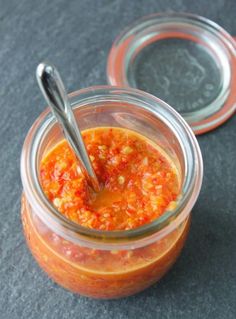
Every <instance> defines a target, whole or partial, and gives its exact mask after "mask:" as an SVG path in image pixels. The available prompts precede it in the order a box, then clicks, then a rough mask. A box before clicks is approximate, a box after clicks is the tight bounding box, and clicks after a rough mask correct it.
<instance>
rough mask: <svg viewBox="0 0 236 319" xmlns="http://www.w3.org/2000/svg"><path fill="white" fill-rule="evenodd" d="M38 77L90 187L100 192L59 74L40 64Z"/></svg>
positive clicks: (53, 68)
mask: <svg viewBox="0 0 236 319" xmlns="http://www.w3.org/2000/svg"><path fill="white" fill-rule="evenodd" d="M36 77H37V80H38V84H39V87H40V89H41V91H42V93H43V95H44V98H45V100H46V101H47V103H48V104H49V106H50V107H51V110H52V112H53V114H54V115H55V117H56V119H57V120H58V122H59V124H60V125H61V127H62V128H63V132H64V135H65V138H66V140H67V141H68V142H69V144H70V146H71V148H72V149H73V151H74V153H75V155H76V157H77V159H78V161H79V164H80V167H81V171H82V173H83V174H84V176H85V178H86V179H87V181H88V183H89V184H90V186H91V187H92V188H93V189H94V190H95V191H96V192H97V191H99V189H100V186H99V182H98V179H97V176H96V175H95V172H94V170H93V167H92V164H91V162H90V159H89V156H88V153H87V150H86V148H85V145H84V141H83V138H82V136H81V133H80V130H79V127H78V125H77V122H76V120H75V117H74V113H73V111H72V108H71V105H70V102H69V99H68V96H67V93H66V90H65V87H64V85H63V82H62V80H61V77H60V74H59V72H58V71H57V69H56V68H55V66H53V65H52V64H49V63H40V64H39V65H38V67H37V70H36Z"/></svg>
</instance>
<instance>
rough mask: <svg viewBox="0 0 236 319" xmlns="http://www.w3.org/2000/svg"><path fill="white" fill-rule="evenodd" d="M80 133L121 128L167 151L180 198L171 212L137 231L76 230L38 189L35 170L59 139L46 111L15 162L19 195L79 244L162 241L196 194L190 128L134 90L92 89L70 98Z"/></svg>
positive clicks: (196, 155) (196, 161) (198, 163)
mask: <svg viewBox="0 0 236 319" xmlns="http://www.w3.org/2000/svg"><path fill="white" fill-rule="evenodd" d="M70 101H71V104H72V107H73V110H74V113H75V116H76V118H77V120H78V122H79V126H80V128H81V129H82V130H83V129H86V128H92V127H96V126H114V127H124V128H129V129H132V130H135V131H137V132H138V131H139V132H140V133H141V134H143V135H144V136H146V137H148V138H149V139H151V140H153V141H154V142H156V143H159V144H160V143H161V145H160V146H162V147H163V148H164V147H166V149H165V150H168V153H169V155H170V156H172V157H175V159H176V161H177V162H178V165H179V169H180V170H181V173H182V189H181V197H180V199H179V200H178V203H177V207H176V209H175V210H173V211H166V212H165V213H164V214H163V215H162V216H161V217H160V218H158V219H156V220H154V221H153V222H152V223H149V224H146V225H144V226H142V227H139V228H135V229H131V230H125V231H100V230H95V229H89V228H85V227H82V226H80V225H78V224H76V223H74V222H72V221H70V220H68V219H67V218H66V217H65V216H63V215H62V214H61V213H59V212H58V211H57V210H56V208H55V207H53V206H52V204H51V203H50V202H49V201H48V199H47V198H46V196H45V195H44V193H43V191H42V188H41V186H40V182H39V177H38V168H39V164H40V161H41V159H42V157H43V156H44V155H45V153H47V152H48V151H49V150H50V148H52V147H53V146H54V145H55V144H57V143H58V142H59V141H60V140H61V139H62V134H61V132H60V129H59V126H58V124H57V123H56V121H55V119H54V118H53V116H52V115H51V114H50V113H49V110H46V111H45V112H44V113H43V114H42V115H41V116H40V117H39V119H38V120H37V121H36V122H35V123H34V125H33V126H32V128H31V130H30V131H29V133H28V135H27V137H26V140H25V143H24V147H23V151H22V157H21V175H22V182H23V186H24V191H25V194H26V197H27V200H28V201H29V204H30V205H31V207H34V210H35V212H36V214H37V215H38V216H39V217H40V218H41V219H42V220H43V221H44V222H45V223H46V224H47V226H48V227H50V228H53V230H54V231H57V232H58V233H62V232H63V234H64V235H63V236H64V237H65V238H66V237H67V238H68V237H69V238H70V239H71V237H73V240H75V241H76V240H78V241H79V242H86V243H87V242H88V241H93V242H94V241H95V242H97V243H98V244H99V243H103V244H104V243H107V244H111V245H112V244H114V243H122V244H124V243H126V242H127V243H129V242H130V241H139V240H140V239H142V240H143V239H144V238H146V239H147V240H152V237H153V236H156V235H157V234H158V236H160V237H162V236H164V235H165V234H166V232H169V231H171V229H172V228H173V227H176V223H179V224H180V223H181V222H182V221H184V219H186V217H187V216H188V214H189V212H190V210H191V208H192V207H193V205H194V203H195V201H196V199H197V196H198V194H199V191H200V187H201V182H202V158H201V153H200V149H199V146H198V143H197V141H196V138H195V136H194V135H193V133H192V131H191V129H190V128H189V126H188V125H187V124H186V122H185V121H184V120H183V119H182V118H181V116H180V115H179V114H178V113H177V112H176V111H174V110H173V109H172V108H171V107H170V106H168V105H167V104H166V103H164V102H163V101H161V100H159V99H157V98H155V97H154V96H151V95H150V94H148V93H145V92H142V91H139V90H135V89H122V88H116V87H109V86H101V87H92V88H87V89H84V90H80V91H77V92H74V93H72V94H70Z"/></svg>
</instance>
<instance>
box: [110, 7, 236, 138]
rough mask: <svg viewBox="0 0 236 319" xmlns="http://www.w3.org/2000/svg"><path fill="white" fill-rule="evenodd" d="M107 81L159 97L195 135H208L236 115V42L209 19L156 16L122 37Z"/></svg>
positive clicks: (112, 59) (183, 16)
mask: <svg viewBox="0 0 236 319" xmlns="http://www.w3.org/2000/svg"><path fill="white" fill-rule="evenodd" d="M107 78H108V82H109V84H111V85H118V86H131V87H135V88H138V89H140V90H143V91H146V92H149V93H151V94H153V95H156V96H157V97H158V98H160V99H162V100H164V101H165V102H167V103H168V104H170V105H171V106H172V107H173V108H175V109H176V110H177V111H178V112H179V113H180V114H181V115H182V116H183V117H184V118H185V119H186V121H187V122H188V123H189V124H190V126H191V127H192V129H193V131H194V132H195V134H201V133H205V132H207V131H209V130H212V129H214V128H215V127H217V126H219V125H220V124H222V123H223V122H225V121H226V120H227V119H228V118H229V117H230V116H231V115H232V114H233V113H234V111H235V109H236V93H235V92H236V42H235V40H234V39H233V38H232V37H231V36H230V34H228V33H227V32H226V31H225V30H224V29H222V28H221V27H220V26H219V25H217V24H216V23H214V22H212V21H210V20H208V19H206V18H203V17H199V16H196V15H192V14H181V13H170V14H167V13H165V14H155V15H151V16H148V17H144V18H142V19H140V20H138V21H137V22H135V23H134V24H133V25H131V26H130V27H128V28H127V29H125V30H124V32H122V33H121V34H120V35H119V36H118V37H117V39H116V40H115V42H114V44H113V46H112V48H111V51H110V53H109V57H108V63H107Z"/></svg>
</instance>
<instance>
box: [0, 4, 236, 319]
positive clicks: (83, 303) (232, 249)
mask: <svg viewBox="0 0 236 319" xmlns="http://www.w3.org/2000/svg"><path fill="white" fill-rule="evenodd" d="M160 11H186V12H193V13H197V14H200V15H204V16H206V17H208V18H211V19H212V20H214V21H216V22H218V23H219V24H221V25H222V26H223V27H224V28H225V29H226V30H228V31H229V32H231V33H232V34H235V35H236V1H235V0H231V1H227V0H214V1H207V0H206V1H204V0H201V1H200V0H198V1H194V0H192V1H191V0H173V1H168V0H150V1H149V0H140V1H138V0H136V1H135V0H129V1H125V0H97V1H96V0H87V1H86V0H80V1H72V0H71V1H64V0H58V1H52V0H51V1H46V0H40V1H33V0H21V1H19V0H8V1H6V0H1V1H0V40H1V43H0V104H1V106H0V107H1V108H0V109H1V115H0V145H1V148H0V170H1V171H0V183H1V192H0V203H1V206H0V208H1V210H0V238H1V239H0V318H2V319H7V318H11V319H15V318H22V319H23V318H34V319H35V318H40V319H45V318H52V319H53V318H59V319H63V318H81V319H83V318H86V319H90V318H97V319H99V318H104V319H107V318H114V319H121V318H122V319H123V318H137V319H138V318H150V319H151V318H171V319H174V318H227V319H231V318H232V319H233V318H236V309H235V307H236V306H235V302H236V276H235V265H236V244H235V243H236V240H235V233H236V211H235V207H236V181H235V180H236V179H235V171H236V148H235V139H236V118H235V117H233V118H231V119H230V120H229V121H228V122H227V123H226V124H224V125H223V126H221V127H220V128H218V129H216V130H215V131H214V132H211V133H208V134H205V135H204V136H200V137H198V141H199V143H200V146H201V149H202V153H203V158H204V162H205V173H204V183H203V187H202V192H201V195H200V198H199V200H198V202H197V204H196V206H195V208H194V210H193V220H192V228H191V231H190V235H189V238H188V241H187V244H186V246H185V248H184V251H183V253H182V255H181V257H180V258H179V260H178V262H177V263H176V265H175V266H174V268H173V269H172V270H171V271H170V272H169V273H168V275H166V276H165V277H164V278H163V279H162V280H161V281H160V282H159V283H158V284H156V285H155V286H153V287H151V288H150V289H147V290H146V291H144V292H142V293H140V294H138V295H136V296H133V297H129V298H126V299H121V300H117V301H98V300H91V299H88V298H85V297H80V296H77V295H73V294H72V293H69V292H67V291H65V290H64V289H62V288H60V287H59V286H57V285H56V284H54V283H53V282H52V281H51V280H49V279H48V278H47V276H46V275H45V274H44V273H43V272H42V271H41V270H40V269H39V267H38V266H37V264H36V262H35V261H34V260H33V258H32V256H31V254H30V252H29V251H28V249H27V247H26V245H25V241H24V238H23V234H22V227H21V222H20V195H21V191H22V186H21V181H20V172H19V160H20V152H21V147H22V143H23V140H24V137H25V135H26V133H27V131H28V129H29V127H30V126H31V124H32V123H33V121H34V120H35V119H36V118H37V116H38V115H39V114H40V113H41V112H42V111H43V109H44V106H45V103H44V101H43V99H42V97H41V94H40V92H39V89H38V86H37V84H36V81H35V67H36V65H37V64H38V63H39V62H40V61H41V60H43V59H45V58H47V59H49V60H51V61H53V62H54V63H55V64H56V65H57V66H58V68H59V69H60V71H61V74H62V76H63V78H64V79H65V81H66V83H67V88H68V91H69V92H70V91H73V90H76V89H78V88H81V87H86V86H91V85H96V84H105V83H106V77H105V67H106V59H107V54H108V51H109V48H110V47H111V45H112V41H113V40H114V38H115V36H116V35H117V34H118V33H119V32H120V31H121V30H122V29H123V28H124V27H125V26H126V25H127V24H130V23H131V22H132V21H134V20H135V19H136V18H138V17H140V16H142V15H145V14H149V13H153V12H160Z"/></svg>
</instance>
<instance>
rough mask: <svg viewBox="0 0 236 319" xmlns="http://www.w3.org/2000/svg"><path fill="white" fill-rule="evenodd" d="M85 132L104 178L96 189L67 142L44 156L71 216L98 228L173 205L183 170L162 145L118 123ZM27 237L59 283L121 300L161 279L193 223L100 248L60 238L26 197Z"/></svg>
mask: <svg viewBox="0 0 236 319" xmlns="http://www.w3.org/2000/svg"><path fill="white" fill-rule="evenodd" d="M83 138H84V141H85V144H86V147H87V150H88V153H89V156H90V159H91V162H92V165H93V167H94V170H95V173H96V175H97V176H98V179H99V181H100V182H101V187H102V190H101V192H100V193H98V194H96V193H94V192H93V191H92V190H91V189H90V188H89V187H88V185H87V182H86V180H85V179H84V177H83V175H82V173H81V171H80V168H79V165H78V163H77V161H76V158H75V156H74V154H73V153H72V151H71V149H70V147H69V146H68V144H67V143H66V142H65V141H62V142H61V143H59V144H57V145H56V146H55V147H54V148H53V149H52V150H51V151H50V152H49V153H48V154H47V155H46V156H45V157H44V158H43V160H42V162H41V165H40V181H41V185H42V188H43V190H44V192H45V194H46V196H47V197H48V199H49V200H50V201H51V202H52V203H53V205H54V206H55V207H56V208H57V209H58V210H59V211H60V212H61V213H62V214H64V215H65V216H66V217H67V218H68V219H70V220H72V221H74V222H76V223H78V224H80V225H82V226H84V227H89V228H94V229H99V230H104V231H106V230H110V231H115V230H128V229H133V228H136V227H140V226H142V225H144V224H146V223H150V222H152V221H153V220H155V219H156V218H158V217H159V216H161V215H162V214H163V213H164V211H165V210H166V209H167V208H168V209H173V208H174V207H175V200H176V197H177V196H178V194H179V191H180V178H179V174H178V171H177V169H176V167H175V165H174V164H173V162H172V161H171V160H170V158H169V157H168V156H167V154H166V153H165V152H164V151H163V150H162V149H161V148H160V147H158V146H157V145H155V144H154V143H152V142H151V141H149V140H148V139H146V138H144V137H143V136H141V135H139V134H137V133H135V132H133V131H129V130H126V129H120V128H95V129H90V130H86V131H84V132H83ZM22 218H23V225H24V231H25V235H26V238H27V242H28V245H29V247H30V248H31V251H32V253H33V255H34V256H35V257H36V259H37V261H38V262H39V264H40V265H41V267H42V268H43V269H44V270H45V271H46V272H47V273H48V274H49V275H50V276H51V277H52V278H53V279H54V280H55V281H56V282H58V283H59V284H61V285H62V286H64V287H66V288H68V289H70V290H72V291H73V292H77V293H81V294H84V295H86V296H91V297H95V298H118V297H123V296H127V295H130V294H134V293H136V292H138V291H141V290H143V289H144V288H146V287H148V286H149V285H151V284H152V283H154V282H156V281H157V280H158V279H159V278H161V277H162V276H163V274H164V273H165V272H166V271H167V270H168V269H169V268H170V267H171V265H172V264H173V263H174V261H175V260H176V258H177V256H178V255H179V253H180V251H181V249H182V246H183V244H184V241H185V239H186V236H187V231H188V226H189V223H188V221H185V222H184V223H183V224H182V225H180V226H179V227H178V228H176V229H175V230H174V231H172V232H171V233H169V234H168V235H167V236H165V237H164V238H162V239H161V240H159V241H157V242H155V243H153V244H150V245H148V246H145V247H141V248H137V249H132V250H131V249H130V250H119V251H116V250H112V251H109V250H97V249H91V248H86V247H82V246H79V245H77V244H74V243H72V242H69V241H67V240H65V239H64V238H61V237H60V236H58V235H57V234H55V233H54V232H52V231H51V230H50V229H49V228H48V227H47V226H45V225H44V224H43V223H42V222H41V220H40V219H39V218H38V217H37V216H36V214H30V209H29V207H28V203H27V201H26V200H25V198H24V197H23V201H22Z"/></svg>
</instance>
